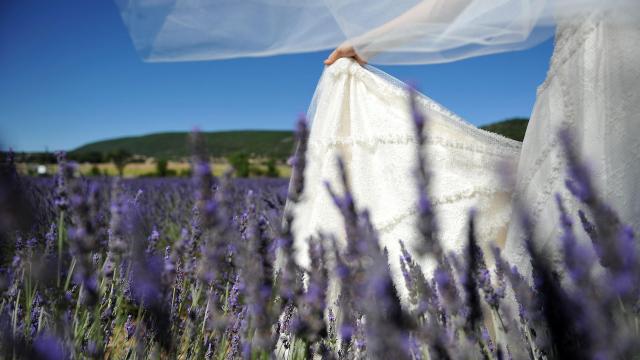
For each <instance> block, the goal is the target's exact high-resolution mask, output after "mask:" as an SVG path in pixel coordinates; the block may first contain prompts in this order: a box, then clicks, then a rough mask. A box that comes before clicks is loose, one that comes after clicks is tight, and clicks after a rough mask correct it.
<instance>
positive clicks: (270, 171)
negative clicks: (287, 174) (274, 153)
mask: <svg viewBox="0 0 640 360" xmlns="http://www.w3.org/2000/svg"><path fill="white" fill-rule="evenodd" d="M266 175H267V176H268V177H279V176H280V172H279V171H278V167H277V166H276V159H274V158H269V160H267V174H266Z"/></svg>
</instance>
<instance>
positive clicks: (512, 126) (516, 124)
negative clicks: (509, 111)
mask: <svg viewBox="0 0 640 360" xmlns="http://www.w3.org/2000/svg"><path fill="white" fill-rule="evenodd" d="M527 124H529V119H525V118H514V119H508V120H504V121H500V122H497V123H493V124H488V125H483V126H481V127H480V128H481V129H484V130H487V131H491V132H494V133H496V134H500V135H502V136H504V137H508V138H509V139H513V140H517V141H522V140H523V139H524V133H525V132H526V131H527Z"/></svg>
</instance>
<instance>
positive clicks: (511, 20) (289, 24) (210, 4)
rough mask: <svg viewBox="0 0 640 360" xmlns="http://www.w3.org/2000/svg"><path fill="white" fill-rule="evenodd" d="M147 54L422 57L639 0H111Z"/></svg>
mask: <svg viewBox="0 0 640 360" xmlns="http://www.w3.org/2000/svg"><path fill="white" fill-rule="evenodd" d="M115 1H116V4H117V5H118V8H119V9H120V12H121V14H122V18H123V20H124V22H125V24H126V25H127V27H128V29H129V31H130V33H131V37H132V39H133V42H134V44H135V47H136V49H137V50H138V52H139V53H140V55H141V56H142V57H143V59H145V60H147V61H195V60H214V59H229V58H237V57H254V56H269V55H278V54H291V53H302V52H311V51H318V50H327V49H331V48H335V47H336V46H338V45H339V44H341V43H342V42H344V41H347V40H348V41H350V42H351V43H352V44H353V45H354V46H355V47H356V50H357V51H358V53H359V54H360V55H362V56H363V57H365V58H367V59H369V61H370V62H372V63H376V64H427V63H439V62H448V61H454V60H459V59H464V58H468V57H472V56H478V55H484V54H491V53H497V52H503V51H510V50H517V49H524V48H527V47H531V46H533V45H536V44H538V43H539V42H541V41H543V40H545V39H548V38H549V37H551V36H552V35H553V26H554V23H555V20H556V19H558V18H562V17H564V18H570V17H573V16H576V15H579V14H580V13H582V12H585V11H592V10H594V8H606V7H612V6H624V5H627V4H632V3H635V2H637V1H638V0H115Z"/></svg>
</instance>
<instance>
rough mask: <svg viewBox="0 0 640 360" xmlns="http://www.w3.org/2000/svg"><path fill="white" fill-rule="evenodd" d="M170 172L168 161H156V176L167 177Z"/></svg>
mask: <svg viewBox="0 0 640 360" xmlns="http://www.w3.org/2000/svg"><path fill="white" fill-rule="evenodd" d="M168 170H169V161H167V159H160V160H158V161H156V175H158V176H167V172H168Z"/></svg>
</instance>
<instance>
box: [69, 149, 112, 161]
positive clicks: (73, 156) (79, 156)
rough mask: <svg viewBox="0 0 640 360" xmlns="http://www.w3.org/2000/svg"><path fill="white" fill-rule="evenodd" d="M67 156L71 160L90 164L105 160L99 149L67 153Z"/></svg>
mask: <svg viewBox="0 0 640 360" xmlns="http://www.w3.org/2000/svg"><path fill="white" fill-rule="evenodd" d="M68 158H69V159H70V160H73V161H77V162H81V163H92V164H97V163H102V162H104V160H105V159H104V155H103V154H102V153H101V152H99V151H89V152H72V153H69V156H68Z"/></svg>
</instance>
